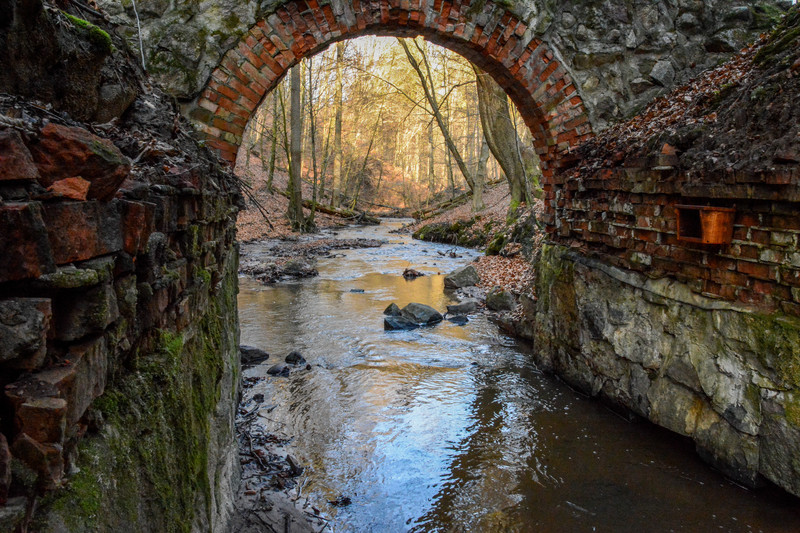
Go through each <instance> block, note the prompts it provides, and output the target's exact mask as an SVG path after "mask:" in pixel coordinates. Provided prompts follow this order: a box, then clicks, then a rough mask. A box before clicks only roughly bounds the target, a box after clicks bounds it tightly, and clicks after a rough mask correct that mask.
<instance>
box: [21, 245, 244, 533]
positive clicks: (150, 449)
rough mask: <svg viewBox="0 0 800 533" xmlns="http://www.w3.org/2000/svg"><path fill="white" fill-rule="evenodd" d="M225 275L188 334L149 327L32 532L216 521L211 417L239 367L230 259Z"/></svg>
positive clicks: (165, 527) (160, 527) (175, 527)
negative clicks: (96, 428) (74, 470)
mask: <svg viewBox="0 0 800 533" xmlns="http://www.w3.org/2000/svg"><path fill="white" fill-rule="evenodd" d="M226 272H227V275H226V276H225V277H224V278H223V280H224V283H223V284H222V287H221V289H220V292H219V293H218V294H217V295H216V296H214V297H213V298H210V299H209V303H208V307H207V308H206V310H205V312H204V313H203V314H202V315H201V316H199V317H198V319H197V320H196V321H195V323H194V324H193V325H192V326H191V334H190V335H184V334H183V333H181V332H175V331H171V330H158V331H153V332H151V333H150V334H149V335H148V337H146V338H145V339H144V340H143V341H142V343H140V345H139V346H138V348H137V349H136V351H135V352H134V353H133V354H132V355H131V356H130V357H129V358H128V360H127V361H126V365H127V368H126V369H125V370H124V372H122V373H120V374H119V375H118V376H117V377H116V379H113V380H112V382H111V383H109V385H108V386H107V388H106V391H105V392H104V394H103V395H102V396H100V397H99V398H97V399H96V400H95V402H94V403H93V404H92V407H91V409H92V412H93V413H94V415H93V418H94V419H96V420H100V421H102V422H99V425H100V426H101V427H102V430H101V431H100V432H99V433H95V434H90V435H87V436H86V437H85V438H84V439H83V440H82V441H81V444H80V447H79V460H78V463H77V466H78V467H79V468H80V473H79V474H77V475H74V476H71V477H70V478H69V479H68V483H67V486H66V488H65V490H63V491H58V492H57V493H54V494H52V495H51V496H50V497H48V499H47V500H46V501H45V502H43V504H42V505H43V509H42V511H41V512H40V513H37V516H39V517H40V520H47V523H44V524H43V523H39V524H35V527H34V528H33V530H35V531H53V530H61V529H63V528H62V527H61V526H59V524H64V525H66V526H67V530H70V531H108V532H110V531H120V530H125V531H131V530H138V531H163V532H168V533H172V532H188V531H190V530H191V529H192V524H196V523H198V522H200V523H208V522H209V521H211V520H212V517H211V512H212V511H211V502H212V499H213V498H212V494H211V491H212V487H211V484H210V482H209V472H208V463H209V442H210V439H211V436H212V435H211V430H212V428H211V421H212V420H213V418H214V413H215V409H216V406H217V405H218V402H219V400H220V394H221V386H222V382H223V377H224V376H223V374H224V372H225V368H226V367H227V368H229V369H232V370H233V372H234V373H236V368H237V365H236V362H235V357H236V351H235V346H236V344H237V338H236V328H235V320H236V318H235V301H236V300H235V299H236V283H237V282H236V269H235V261H234V260H231V262H230V264H229V265H228V268H227V269H226ZM223 355H224V356H226V357H227V358H228V359H224V358H223ZM233 379H234V380H236V379H238V376H233ZM226 381H227V379H226ZM234 382H235V381H234ZM236 394H237V393H236V390H235V388H234V390H232V391H231V395H232V396H231V398H229V400H234V399H235V395H236ZM198 503H202V504H204V507H203V506H200V507H199V508H198ZM197 513H202V514H204V515H205V517H204V518H200V519H197V520H196V518H195V517H196V514H197ZM44 517H47V518H44ZM59 528H61V529H59Z"/></svg>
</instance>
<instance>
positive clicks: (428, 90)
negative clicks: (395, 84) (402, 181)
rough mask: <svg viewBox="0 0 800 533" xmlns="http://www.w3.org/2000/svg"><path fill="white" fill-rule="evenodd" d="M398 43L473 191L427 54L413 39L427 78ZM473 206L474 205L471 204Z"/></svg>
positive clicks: (472, 189) (473, 185)
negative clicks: (439, 97)
mask: <svg viewBox="0 0 800 533" xmlns="http://www.w3.org/2000/svg"><path fill="white" fill-rule="evenodd" d="M397 40H398V42H399V43H400V46H402V47H403V51H404V52H405V54H406V57H407V58H408V63H409V64H410V65H411V68H413V69H414V71H415V72H416V73H417V76H418V77H419V81H420V84H421V85H422V89H423V92H424V93H425V99H426V100H427V101H428V105H430V107H431V110H432V112H433V116H434V118H435V119H436V124H437V125H438V126H439V130H440V131H441V132H442V136H443V137H444V140H445V144H446V145H447V149H448V151H449V154H450V155H451V156H452V158H453V159H455V161H456V164H457V165H458V169H459V170H460V171H461V175H462V176H464V180H466V182H467V186H468V187H469V188H470V190H471V191H472V192H473V193H474V191H475V180H474V178H473V177H472V173H471V172H470V171H469V169H468V168H467V165H466V164H465V163H464V159H463V158H462V157H461V154H460V153H459V151H458V148H457V147H456V144H455V142H453V138H452V136H451V135H450V128H449V127H448V125H447V122H446V119H445V117H444V116H443V115H442V112H441V108H440V105H439V101H438V99H437V97H436V90H435V88H434V87H433V76H432V74H431V68H430V63H429V62H428V59H427V56H426V55H425V51H424V50H423V49H422V47H421V46H420V45H419V43H418V42H417V41H413V42H414V44H415V45H416V48H417V50H418V51H419V53H420V54H421V57H422V63H423V65H424V67H425V70H426V72H427V75H428V76H427V78H426V77H425V74H423V72H422V68H421V67H420V65H419V62H418V61H417V59H416V58H415V57H414V54H412V53H411V50H410V49H409V48H408V45H407V44H406V42H405V39H400V38H398V39H397ZM473 198H474V196H473ZM473 208H474V205H473Z"/></svg>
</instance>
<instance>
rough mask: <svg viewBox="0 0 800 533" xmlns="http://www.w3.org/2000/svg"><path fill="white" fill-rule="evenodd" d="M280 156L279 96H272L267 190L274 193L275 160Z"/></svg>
mask: <svg viewBox="0 0 800 533" xmlns="http://www.w3.org/2000/svg"><path fill="white" fill-rule="evenodd" d="M277 155H278V95H277V94H274V93H273V95H272V147H270V150H269V168H268V169H267V190H268V191H269V192H272V178H273V177H274V176H275V158H276V156H277Z"/></svg>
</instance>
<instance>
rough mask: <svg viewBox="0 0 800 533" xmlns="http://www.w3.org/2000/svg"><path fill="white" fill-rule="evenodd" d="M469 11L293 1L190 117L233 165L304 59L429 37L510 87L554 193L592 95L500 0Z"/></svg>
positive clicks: (246, 40) (448, 2) (448, 4)
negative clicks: (270, 100) (357, 42)
mask: <svg viewBox="0 0 800 533" xmlns="http://www.w3.org/2000/svg"><path fill="white" fill-rule="evenodd" d="M469 9H470V4H469V3H468V2H467V3H462V1H461V0H372V1H370V2H365V1H363V0H344V1H342V2H335V4H325V5H320V4H319V3H318V0H289V1H287V2H285V3H283V4H282V5H281V6H280V7H279V8H278V9H277V10H276V12H275V13H274V14H272V15H270V16H269V17H267V19H266V20H263V21H260V22H258V23H257V24H256V25H255V26H253V27H252V28H251V29H250V31H249V32H247V33H246V34H245V35H243V36H242V38H241V39H240V41H239V42H238V44H237V45H236V46H235V47H233V48H232V49H231V50H229V51H228V52H227V53H226V54H225V56H224V57H223V58H222V61H221V62H220V64H219V65H218V66H217V68H216V69H215V70H214V71H213V73H212V74H211V78H210V80H209V82H208V84H207V86H206V88H205V89H204V90H203V92H202V93H201V94H200V96H199V97H198V98H197V100H196V101H195V102H194V103H193V104H192V106H191V108H190V110H189V116H190V117H191V118H192V119H193V120H194V122H195V123H196V124H197V126H198V128H199V129H200V131H201V132H202V133H203V134H204V136H205V138H206V140H207V144H208V145H209V146H210V147H212V148H214V149H216V150H218V151H219V153H220V155H221V156H222V157H223V158H224V159H225V160H227V161H228V162H230V163H231V164H233V163H234V162H235V161H236V153H237V151H238V148H239V145H240V144H241V142H242V134H243V133H244V129H245V126H246V125H247V121H248V120H249V118H250V116H251V115H252V113H253V112H254V111H255V110H256V108H257V107H258V105H259V104H260V103H261V101H262V99H263V98H264V96H265V95H266V94H267V93H268V92H269V91H270V90H272V88H273V87H275V86H276V84H277V83H278V82H279V81H280V80H281V78H282V77H283V76H284V75H285V74H286V72H287V71H288V69H290V68H291V67H292V66H294V65H295V64H297V63H298V62H299V61H300V60H301V59H302V58H304V57H306V56H310V55H313V54H315V53H317V52H319V51H321V50H323V49H325V48H327V47H328V46H329V45H330V44H332V43H334V42H336V41H340V40H344V39H350V38H355V37H359V36H362V35H380V36H394V37H414V36H417V35H422V36H423V37H424V38H425V39H426V40H429V41H431V42H434V43H436V44H439V45H441V46H443V47H445V48H448V49H450V50H453V51H454V52H456V53H459V54H461V55H462V56H464V57H466V58H467V59H469V60H470V61H472V62H473V63H475V64H476V65H478V66H480V67H481V68H483V69H484V70H486V71H487V72H489V73H490V74H491V75H492V77H494V78H495V80H497V81H498V83H499V84H500V85H501V86H502V87H504V88H505V89H506V92H507V93H508V94H509V96H510V97H511V99H512V100H513V101H514V103H515V104H516V105H517V107H518V109H519V111H520V115H521V116H522V118H523V119H524V121H525V123H526V124H527V126H528V127H529V128H530V129H531V132H532V133H533V138H534V147H535V149H536V151H537V152H538V154H539V156H540V158H541V160H542V171H543V173H544V178H545V179H544V185H545V189H546V190H549V189H550V178H551V177H552V175H553V171H554V169H555V168H556V167H557V166H558V160H559V159H560V158H561V157H563V156H564V155H565V154H566V153H568V152H569V151H570V150H571V148H573V147H574V146H576V145H578V144H579V143H581V142H582V141H584V140H585V139H587V138H588V137H590V136H592V128H591V125H590V123H589V119H588V115H587V113H586V109H585V108H584V105H583V102H582V100H581V98H580V96H579V94H578V91H577V90H576V87H575V85H574V83H573V81H572V78H571V76H570V75H569V73H568V72H567V69H566V68H565V67H564V66H563V65H562V64H561V63H560V62H559V61H558V59H557V57H556V56H555V54H554V53H553V51H552V50H551V49H550V48H549V47H548V45H547V43H544V42H542V41H541V40H539V39H537V38H535V37H533V35H532V31H530V30H529V29H528V27H527V25H526V24H525V23H524V22H522V21H520V20H519V19H517V18H516V17H515V16H514V15H512V14H511V13H510V12H508V11H507V10H506V9H505V8H503V7H502V6H500V5H499V4H496V3H493V2H491V0H487V1H486V3H485V5H484V7H483V8H482V9H481V10H480V11H478V12H477V13H475V12H472V13H469V12H468V10H469Z"/></svg>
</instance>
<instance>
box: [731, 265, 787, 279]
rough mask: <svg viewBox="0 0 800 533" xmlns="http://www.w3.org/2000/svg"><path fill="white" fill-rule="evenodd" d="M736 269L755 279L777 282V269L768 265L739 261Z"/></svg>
mask: <svg viewBox="0 0 800 533" xmlns="http://www.w3.org/2000/svg"><path fill="white" fill-rule="evenodd" d="M736 269H737V270H738V271H739V272H742V273H744V274H747V275H748V276H751V277H753V278H757V279H762V280H768V281H776V280H777V278H778V276H777V269H776V268H775V267H769V266H767V265H762V264H760V263H754V262H750V261H739V262H738V263H737V266H736Z"/></svg>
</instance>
